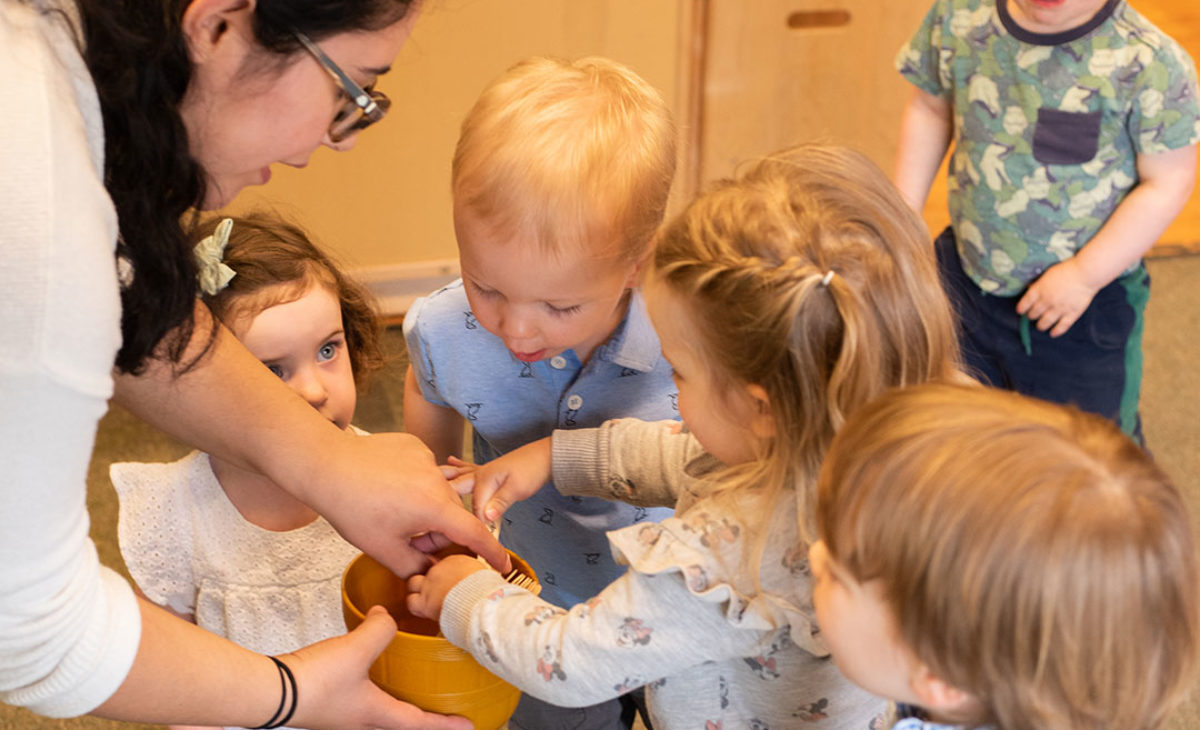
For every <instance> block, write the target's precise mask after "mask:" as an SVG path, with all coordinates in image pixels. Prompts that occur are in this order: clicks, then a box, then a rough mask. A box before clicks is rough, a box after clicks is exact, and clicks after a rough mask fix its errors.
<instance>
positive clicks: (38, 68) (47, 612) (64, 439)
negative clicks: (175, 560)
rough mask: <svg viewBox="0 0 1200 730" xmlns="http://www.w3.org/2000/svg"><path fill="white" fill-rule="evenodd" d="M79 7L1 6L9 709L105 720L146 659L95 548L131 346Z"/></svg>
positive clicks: (3, 544)
mask: <svg viewBox="0 0 1200 730" xmlns="http://www.w3.org/2000/svg"><path fill="white" fill-rule="evenodd" d="M77 26H78V21H77V19H76V18H75V8H74V6H73V5H72V4H70V3H69V2H68V3H65V6H63V7H59V5H58V3H57V2H56V0H26V1H25V2H14V1H13V0H5V2H2V3H0V336H2V337H3V340H4V343H5V346H4V347H3V348H0V407H2V408H3V415H0V465H3V470H4V473H3V477H2V482H0V701H3V702H5V703H9V704H14V705H23V706H25V707H29V708H30V709H32V710H34V711H35V712H39V713H43V714H47V715H52V716H60V717H64V716H70V715H78V714H82V713H85V712H88V711H90V710H92V709H94V708H95V707H96V706H97V705H99V704H100V703H101V702H103V701H104V700H105V699H107V698H108V697H109V696H110V695H112V693H113V692H114V691H115V690H116V689H117V687H118V686H119V685H120V684H121V682H122V681H123V680H124V678H125V675H126V674H127V673H128V672H129V668H130V666H131V665H132V662H133V658H134V655H135V654H136V652H137V646H138V640H139V635H140V620H139V614H138V607H137V602H136V600H135V598H134V596H133V592H132V590H131V589H130V588H129V586H128V585H127V584H126V583H125V582H124V581H123V580H122V579H121V578H120V577H119V576H117V574H116V573H114V572H112V571H111V570H108V569H106V568H102V567H101V566H100V563H99V561H98V558H97V556H96V550H95V547H94V545H93V544H92V542H91V540H90V539H89V538H88V512H87V494H86V492H87V490H86V481H85V477H86V475H87V467H88V460H89V458H90V456H91V452H92V445H93V441H94V439H95V435H96V424H97V422H98V421H99V419H100V417H101V416H102V415H104V412H105V410H106V408H107V400H108V398H109V397H110V396H111V395H112V387H113V386H112V375H111V373H112V364H113V359H114V357H115V354H116V351H117V348H118V347H119V345H120V341H121V333H120V299H119V296H118V289H117V278H116V267H115V264H114V258H113V251H114V245H115V241H116V235H117V221H116V213H115V211H114V209H113V205H112V202H111V200H110V199H109V197H108V194H107V193H106V191H105V189H104V185H103V174H102V171H103V152H104V140H103V131H102V124H101V117H100V108H99V103H98V101H97V98H96V92H95V89H94V88H93V85H92V81H91V77H90V76H89V74H88V72H87V69H86V67H85V66H84V62H83V59H82V58H81V57H80V54H79V50H78V48H77V46H76V40H75V38H76V35H77V34H76V32H75V30H74V28H75V27H77Z"/></svg>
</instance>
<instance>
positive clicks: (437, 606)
mask: <svg viewBox="0 0 1200 730" xmlns="http://www.w3.org/2000/svg"><path fill="white" fill-rule="evenodd" d="M481 570H488V567H487V566H486V565H484V564H483V563H480V562H479V561H478V560H475V559H474V558H469V557H467V556H465V555H451V556H449V557H447V558H443V559H442V560H439V561H437V562H436V563H434V564H433V566H432V567H430V568H429V571H428V572H427V573H425V575H414V576H413V577H411V578H409V579H408V598H407V602H408V610H409V611H412V613H413V614H414V615H416V616H420V617H422V618H427V619H432V620H434V621H437V620H438V618H439V617H440V616H441V615H442V602H443V601H445V600H446V594H447V593H449V592H450V590H451V589H452V588H454V586H456V585H458V582H459V581H461V580H462V579H463V578H466V577H467V576H469V575H471V574H472V573H477V572H479V571H481Z"/></svg>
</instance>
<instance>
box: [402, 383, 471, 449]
mask: <svg viewBox="0 0 1200 730" xmlns="http://www.w3.org/2000/svg"><path fill="white" fill-rule="evenodd" d="M404 430H405V431H407V432H408V433H410V434H412V435H414V436H416V437H417V438H419V439H421V440H422V441H424V442H425V445H426V446H428V447H429V450H430V451H432V452H433V456H434V459H436V460H437V463H439V464H445V463H447V460H448V459H449V458H450V457H451V456H457V457H460V458H461V457H462V451H463V418H462V416H461V415H459V413H458V411H456V410H454V409H453V408H446V407H445V406H439V405H434V404H433V403H430V402H429V401H427V400H425V395H424V394H423V393H421V386H420V385H419V384H418V383H417V375H416V373H415V372H413V369H412V366H411V365H410V366H409V368H408V374H407V375H406V376H405V378H404Z"/></svg>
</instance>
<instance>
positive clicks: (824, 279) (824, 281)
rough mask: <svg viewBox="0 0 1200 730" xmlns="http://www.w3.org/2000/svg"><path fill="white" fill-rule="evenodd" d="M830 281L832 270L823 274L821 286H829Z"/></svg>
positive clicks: (831, 279)
mask: <svg viewBox="0 0 1200 730" xmlns="http://www.w3.org/2000/svg"><path fill="white" fill-rule="evenodd" d="M831 281H833V269H830V270H829V271H826V272H825V276H823V277H822V278H821V286H829V282H831Z"/></svg>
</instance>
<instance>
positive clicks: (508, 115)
mask: <svg viewBox="0 0 1200 730" xmlns="http://www.w3.org/2000/svg"><path fill="white" fill-rule="evenodd" d="M674 173H675V127H674V123H673V122H672V121H671V113H670V111H669V110H668V108H667V106H666V104H665V103H664V102H663V99H662V97H661V95H659V93H658V92H657V91H656V90H655V89H654V88H653V87H651V86H650V85H649V84H647V83H646V82H645V81H644V80H642V79H641V78H640V77H639V76H638V75H637V74H635V73H634V72H633V71H631V70H629V69H628V68H626V67H625V66H622V65H621V64H619V63H616V62H614V61H610V60H608V59H605V58H598V57H591V58H583V59H579V60H577V61H564V60H559V59H554V58H544V57H535V58H529V59H526V60H524V61H521V62H519V63H517V64H516V65H515V66H513V67H512V68H510V69H508V71H507V72H505V73H504V74H503V75H501V76H500V77H499V78H498V79H496V80H495V81H493V82H492V83H491V84H490V85H489V86H488V87H487V88H486V89H484V91H483V93H482V94H481V95H480V97H479V99H478V100H477V101H476V102H475V106H474V107H472V109H471V111H470V112H469V113H468V114H467V117H466V119H465V120H464V121H463V124H462V130H461V133H460V135H459V139H458V147H457V148H456V150H455V152H454V166H453V170H452V187H453V192H454V199H455V207H456V208H457V209H458V210H460V211H465V212H467V213H468V214H470V215H473V216H475V217H476V218H478V219H479V220H481V221H484V222H486V223H487V224H488V225H489V226H491V227H493V228H494V229H496V230H498V231H499V232H502V233H504V234H507V235H518V234H519V235H522V236H529V237H531V238H532V239H533V242H535V243H537V244H538V245H539V246H540V247H541V249H542V250H543V251H545V252H547V253H553V254H560V253H563V252H570V253H574V252H577V251H579V250H583V251H587V252H588V253H590V254H592V255H596V256H602V257H610V256H614V257H618V258H620V259H622V260H628V261H636V260H638V259H640V258H641V257H642V256H643V255H644V254H645V252H646V251H647V249H648V247H649V244H650V241H651V239H652V237H653V234H654V231H655V230H656V229H657V227H658V225H659V224H660V223H661V222H662V217H663V213H664V211H665V210H666V205H667V196H668V194H669V192H670V189H671V179H672V177H673V176H674ZM597 244H600V248H599V249H598V248H597Z"/></svg>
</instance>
